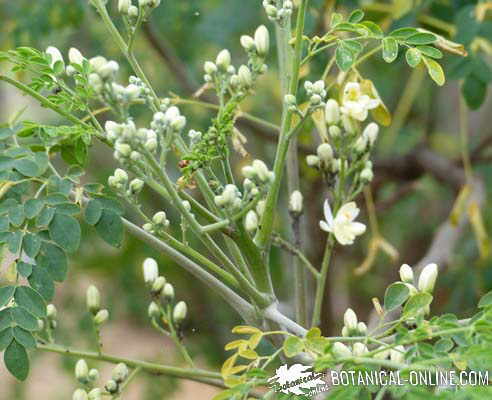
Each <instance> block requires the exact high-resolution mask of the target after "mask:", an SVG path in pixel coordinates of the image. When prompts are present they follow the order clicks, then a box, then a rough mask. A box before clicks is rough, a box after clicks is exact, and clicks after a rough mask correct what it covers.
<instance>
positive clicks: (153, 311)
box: [147, 301, 161, 318]
mask: <svg viewBox="0 0 492 400" xmlns="http://www.w3.org/2000/svg"><path fill="white" fill-rule="evenodd" d="M147 313H148V315H149V317H150V318H159V316H160V315H161V310H159V306H158V305H157V303H155V302H154V301H153V302H151V303H150V304H149V309H148V311H147Z"/></svg>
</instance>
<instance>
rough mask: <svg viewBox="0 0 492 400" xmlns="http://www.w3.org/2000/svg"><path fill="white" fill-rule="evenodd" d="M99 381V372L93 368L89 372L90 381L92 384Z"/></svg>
mask: <svg viewBox="0 0 492 400" xmlns="http://www.w3.org/2000/svg"><path fill="white" fill-rule="evenodd" d="M98 379H99V371H98V370H97V369H95V368H92V369H91V370H90V371H89V380H90V381H92V382H95V381H97V380H98ZM89 398H90V393H89Z"/></svg>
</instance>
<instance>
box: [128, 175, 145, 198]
mask: <svg viewBox="0 0 492 400" xmlns="http://www.w3.org/2000/svg"><path fill="white" fill-rule="evenodd" d="M143 186H144V182H143V181H142V180H141V179H138V178H136V179H134V180H132V181H131V182H130V191H131V193H132V194H137V193H140V191H141V190H142V189H143Z"/></svg>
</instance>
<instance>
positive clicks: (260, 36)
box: [241, 25, 270, 67]
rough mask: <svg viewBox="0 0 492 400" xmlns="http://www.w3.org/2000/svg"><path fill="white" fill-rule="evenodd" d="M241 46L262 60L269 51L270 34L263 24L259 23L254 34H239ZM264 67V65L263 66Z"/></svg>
mask: <svg viewBox="0 0 492 400" xmlns="http://www.w3.org/2000/svg"><path fill="white" fill-rule="evenodd" d="M241 46H242V47H243V49H244V50H245V51H246V52H247V53H248V54H249V55H250V56H253V58H256V57H257V58H259V59H261V60H264V59H265V57H266V56H267V54H268V52H269V51H270V34H269V33H268V29H267V28H266V27H265V25H260V26H259V27H258V28H257V29H256V31H255V34H254V38H253V37H251V36H249V35H243V36H241ZM265 67H266V66H265Z"/></svg>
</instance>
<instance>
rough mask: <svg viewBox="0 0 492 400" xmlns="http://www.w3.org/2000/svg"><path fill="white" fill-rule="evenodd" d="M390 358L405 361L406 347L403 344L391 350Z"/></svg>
mask: <svg viewBox="0 0 492 400" xmlns="http://www.w3.org/2000/svg"><path fill="white" fill-rule="evenodd" d="M390 360H391V361H393V362H396V363H400V364H401V363H404V362H405V347H403V346H402V345H399V346H396V347H395V348H393V349H391V350H390Z"/></svg>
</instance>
